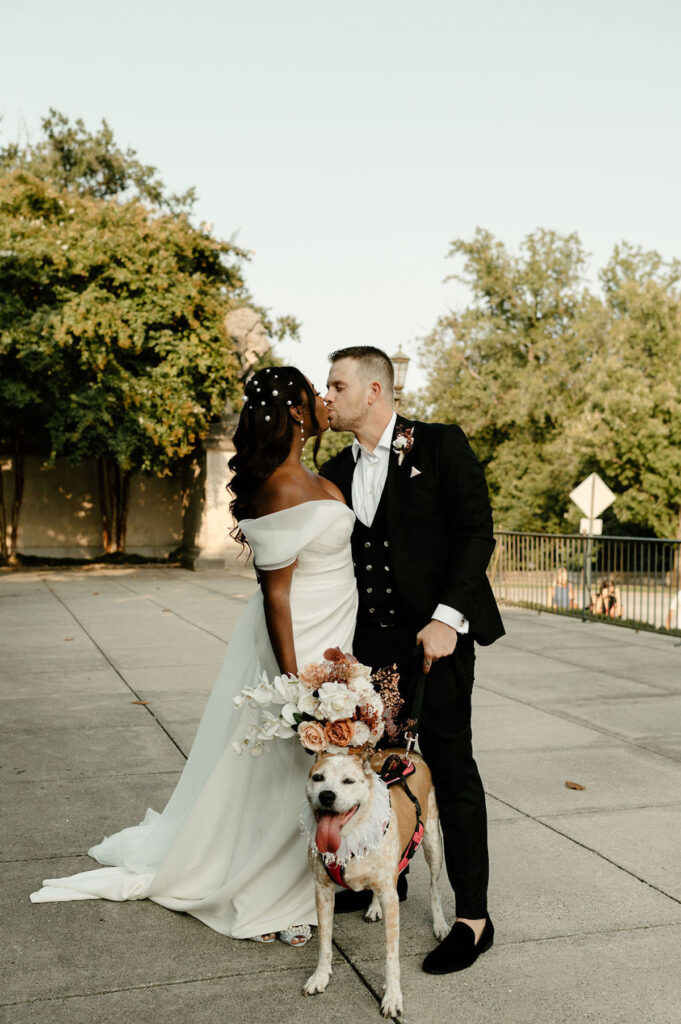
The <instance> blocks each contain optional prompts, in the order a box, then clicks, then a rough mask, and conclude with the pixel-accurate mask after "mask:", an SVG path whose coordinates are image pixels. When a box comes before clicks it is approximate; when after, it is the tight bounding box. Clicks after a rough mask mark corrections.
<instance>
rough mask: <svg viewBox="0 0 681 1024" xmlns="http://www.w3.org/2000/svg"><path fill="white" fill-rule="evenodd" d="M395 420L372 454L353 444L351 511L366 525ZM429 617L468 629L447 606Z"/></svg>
mask: <svg viewBox="0 0 681 1024" xmlns="http://www.w3.org/2000/svg"><path fill="white" fill-rule="evenodd" d="M396 420H397V414H396V413H393V414H392V416H391V417H390V422H389V423H388V425H387V427H386V428H385V430H384V431H383V433H382V434H381V436H380V438H379V441H378V444H377V445H376V447H375V449H374V450H373V452H370V451H369V449H368V448H365V447H364V445H362V444H360V443H359V441H358V440H357V438H355V440H354V441H353V442H352V456H353V458H354V460H355V472H354V474H353V477H352V508H353V510H354V513H355V515H356V516H357V518H358V519H359V520H360V521H361V522H362V523H364V525H365V526H371V524H372V523H373V521H374V516H375V515H376V510H377V509H378V505H379V502H380V500H381V495H382V494H383V488H384V487H385V481H386V479H387V476H388V465H389V462H390V448H391V445H392V440H393V432H394V430H395V421H396ZM432 618H434V619H437V620H438V621H439V622H444V623H446V625H448V626H451V627H452V629H455V630H456V631H457V633H461V634H464V633H467V632H468V630H469V628H470V624H469V622H468V619H467V618H466V617H465V616H464V615H462V614H461V612H458V611H457V610H456V609H455V608H451V607H450V606H449V605H448V604H439V605H438V606H437V608H436V609H435V611H434V612H433V615H432Z"/></svg>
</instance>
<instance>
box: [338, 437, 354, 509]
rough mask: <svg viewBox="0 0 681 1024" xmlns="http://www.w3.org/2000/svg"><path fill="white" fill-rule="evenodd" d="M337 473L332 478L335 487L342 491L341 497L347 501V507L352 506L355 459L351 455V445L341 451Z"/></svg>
mask: <svg viewBox="0 0 681 1024" xmlns="http://www.w3.org/2000/svg"><path fill="white" fill-rule="evenodd" d="M338 461H339V466H338V475H337V476H336V479H335V480H334V483H335V484H336V486H337V487H340V489H341V491H342V492H343V497H344V498H345V501H346V502H347V505H348V508H352V477H353V475H354V472H355V460H354V458H353V455H352V445H348V447H347V448H346V449H345V451H343V453H342V457H341V458H340V459H339V460H338Z"/></svg>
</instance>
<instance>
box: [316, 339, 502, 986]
mask: <svg viewBox="0 0 681 1024" xmlns="http://www.w3.org/2000/svg"><path fill="white" fill-rule="evenodd" d="M330 359H331V370H330V373H329V379H328V391H327V394H326V397H325V399H324V401H325V403H326V407H327V410H328V414H329V423H330V426H331V429H332V430H335V431H339V430H349V431H352V432H353V433H354V435H355V440H354V442H353V443H352V445H350V446H349V447H347V448H345V449H344V450H343V451H342V452H341V453H340V454H339V455H337V456H335V457H334V458H333V459H331V460H330V461H329V462H327V463H326V464H325V465H324V466H323V467H322V471H321V472H322V475H323V476H325V477H327V478H328V479H329V480H331V481H333V483H335V484H336V485H337V486H338V487H340V489H341V491H342V492H343V494H344V496H345V499H346V501H347V503H348V505H349V506H350V507H351V508H352V509H353V510H354V512H355V515H356V516H357V520H356V524H355V528H354V531H353V535H352V549H353V560H354V564H355V574H356V576H357V584H358V589H359V610H358V619H357V629H356V633H355V640H354V646H353V650H354V653H355V655H356V656H357V657H358V658H359V660H360V661H362V662H365V663H366V664H368V665H372V666H373V667H374V668H380V667H383V666H386V665H390V664H392V663H393V662H397V666H398V669H399V670H400V677H401V684H400V686H401V690H402V696H403V697H404V698H405V711H406V712H407V714H408V712H409V708H410V706H411V699H412V696H413V683H414V663H413V650H414V645H415V644H419V645H420V647H421V648H422V651H423V667H424V671H425V672H426V673H427V680H426V690H425V695H424V700H423V710H422V713H421V720H420V725H419V745H420V748H421V751H422V753H423V756H424V758H425V760H426V761H427V763H428V766H429V767H430V770H431V773H432V776H433V781H434V783H435V790H436V794H437V800H438V807H439V810H440V820H441V823H442V832H443V837H444V848H445V859H446V863H447V873H448V875H449V880H450V882H451V884H452V888H453V889H454V893H455V896H456V913H457V918H456V922H455V924H454V927H453V928H452V930H451V932H450V934H449V935H448V936H447V938H446V939H445V940H444V941H443V942H442V943H440V945H439V946H438V947H437V948H436V949H434V950H432V952H430V953H429V954H428V956H427V957H426V958H425V960H424V962H423V969H424V970H425V971H427V972H429V973H432V974H449V973H451V972H453V971H460V970H463V969H464V968H466V967H470V965H471V964H472V963H473V962H474V961H475V960H476V959H477V957H478V956H479V954H480V953H483V952H485V950H486V949H489V947H490V946H491V945H492V940H493V937H494V927H493V925H492V922H491V920H490V918H489V915H488V913H487V881H488V876H489V866H488V855H487V816H486V810H485V794H484V790H483V787H482V782H481V779H480V775H479V773H478V769H477V765H476V763H475V761H474V759H473V750H472V743H471V691H472V688H473V671H474V662H475V653H474V649H473V641H474V640H476V641H477V642H478V643H479V644H483V645H484V644H491V643H493V642H494V641H495V640H496V639H498V638H499V637H500V636H502V635H503V632H504V628H503V625H502V622H501V618H500V616H499V612H498V609H497V606H496V602H495V600H494V597H493V595H492V590H491V587H490V585H489V582H488V580H487V576H486V574H485V570H486V568H487V563H488V562H489V559H490V556H491V554H492V550H493V548H494V538H493V535H492V513H491V509H490V504H489V498H488V495H487V486H486V484H485V477H484V473H483V470H482V467H481V466H480V464H479V462H478V460H477V459H476V457H475V455H474V454H473V452H472V451H471V448H470V446H469V444H468V442H467V440H466V437H465V435H464V433H463V431H462V430H461V429H460V427H457V426H445V425H443V424H439V423H420V422H414V421H410V420H407V419H404V418H403V417H402V416H397V415H396V413H395V412H394V410H393V395H394V387H393V384H394V382H393V367H392V363H391V362H390V359H389V358H388V356H387V355H386V354H385V353H384V352H382V351H381V350H380V349H377V348H373V347H371V346H368V345H357V346H353V347H350V348H344V349H341V350H339V351H337V352H333V353H332V354H331V356H330ZM348 895H351V894H349V893H348Z"/></svg>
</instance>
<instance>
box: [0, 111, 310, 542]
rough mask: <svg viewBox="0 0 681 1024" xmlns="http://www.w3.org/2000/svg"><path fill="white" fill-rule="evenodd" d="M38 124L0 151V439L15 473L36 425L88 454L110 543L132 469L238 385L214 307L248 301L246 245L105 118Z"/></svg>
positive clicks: (221, 311)
mask: <svg viewBox="0 0 681 1024" xmlns="http://www.w3.org/2000/svg"><path fill="white" fill-rule="evenodd" d="M43 127H44V138H43V139H42V140H41V141H40V142H38V143H37V144H35V145H30V146H25V147H23V148H21V147H18V146H16V145H14V144H12V145H9V146H5V147H4V149H2V151H0V166H1V167H2V171H3V173H2V175H1V176H0V275H1V280H2V284H1V285H0V444H2V445H3V447H4V449H5V450H8V449H9V450H11V451H13V452H14V453H15V458H14V465H15V468H16V467H17V466H20V465H21V464H22V463H21V460H22V458H23V451H25V449H26V443H27V440H28V439H30V438H32V437H35V436H37V435H40V441H41V443H42V444H43V445H44V444H45V443H46V442H47V443H48V445H49V451H50V458H51V459H52V460H54V459H55V458H57V457H58V456H65V457H67V458H69V459H70V460H72V461H73V462H80V461H82V460H84V459H89V458H95V459H98V460H99V462H100V499H101V505H102V516H103V526H104V535H105V537H104V539H105V545H106V547H107V549H108V550H110V551H114V550H120V549H122V548H123V547H124V544H125V509H126V507H127V487H128V483H129V478H130V474H131V473H133V472H135V471H137V470H145V471H153V472H155V473H157V474H164V473H166V472H169V471H170V470H171V469H172V467H173V466H174V465H175V464H176V463H177V460H178V459H180V458H182V457H183V456H185V455H186V454H187V453H188V452H190V451H191V450H192V449H193V448H194V446H195V445H196V443H197V441H198V439H199V438H200V437H201V436H203V435H204V434H205V433H206V431H207V429H208V425H209V422H210V420H211V419H213V418H214V417H215V416H218V415H219V414H220V413H221V412H222V410H223V408H224V405H225V401H226V400H227V399H228V398H229V397H230V395H232V394H233V393H234V392H235V389H236V388H237V387H238V377H239V373H240V366H239V364H238V360H237V356H236V354H235V351H234V343H233V340H232V339H231V338H230V337H229V336H228V334H227V331H226V328H225V316H226V314H227V312H228V311H229V309H230V308H232V307H233V306H235V305H241V304H245V303H246V302H248V301H250V296H249V295H248V292H247V291H246V288H245V285H244V280H243V263H244V260H245V259H246V254H245V253H244V252H243V251H242V250H240V249H239V248H237V247H236V246H235V245H234V244H233V243H231V242H227V241H222V240H220V239H217V238H215V237H213V235H212V233H211V231H210V230H209V229H208V228H206V227H205V226H204V225H200V226H198V227H197V226H195V225H194V224H193V223H192V222H191V220H190V217H189V210H190V207H191V201H192V194H191V193H187V194H186V195H185V196H180V197H177V196H166V194H165V190H164V188H163V185H162V182H161V181H160V179H159V176H158V173H157V172H156V170H155V169H154V168H153V167H148V166H145V165H143V164H142V163H140V162H139V160H138V159H137V157H136V154H135V153H134V152H133V151H131V150H128V151H125V152H123V151H121V150H120V149H119V148H118V147H117V145H116V143H115V141H114V139H113V136H112V134H111V131H110V129H109V128H108V126H107V125H106V123H104V124H103V126H102V128H101V130H99V131H98V132H96V133H94V134H90V133H88V132H87V130H86V129H85V126H84V125H83V123H82V122H80V121H78V122H76V123H75V125H71V124H70V123H69V122H68V120H67V119H66V118H64V117H63V116H62V115H60V114H57V113H56V112H54V111H52V112H51V113H50V116H49V118H47V119H45V122H44V125H43ZM268 322H269V321H268ZM270 326H271V329H272V330H273V331H277V330H279V331H287V330H288V331H290V330H291V329H293V330H295V324H294V322H293V321H292V320H290V318H289V319H286V318H285V319H284V320H283V321H282V322H280V323H279V324H278V325H277V324H276V323H272V322H270ZM16 484H17V481H16V480H15V498H16V490H17V487H16ZM114 521H116V522H114ZM1 526H2V524H1V523H0V528H1ZM15 542H16V537H14V540H13V544H14V546H15Z"/></svg>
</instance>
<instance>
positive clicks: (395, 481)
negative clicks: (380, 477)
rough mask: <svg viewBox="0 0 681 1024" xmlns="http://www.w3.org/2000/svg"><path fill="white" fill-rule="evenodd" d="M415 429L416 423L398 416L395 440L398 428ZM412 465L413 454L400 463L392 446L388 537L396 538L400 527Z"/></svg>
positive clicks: (387, 493) (387, 491) (387, 492)
mask: <svg viewBox="0 0 681 1024" xmlns="http://www.w3.org/2000/svg"><path fill="white" fill-rule="evenodd" d="M400 426H402V427H413V426H414V423H413V422H412V421H411V420H405V419H404V417H402V416H398V417H397V420H396V422H395V430H394V431H393V438H394V437H395V433H396V432H397V429H398V427H400ZM410 464H411V452H408V453H407V454H406V455H405V456H404V458H403V460H402V464H401V465H400V464H399V463H398V456H397V454H396V452H394V451H393V449H392V444H391V446H390V462H389V463H388V476H387V477H386V481H385V490H384V492H383V493H384V495H385V514H386V521H387V525H388V536H390V537H392V536H394V532H395V529H396V528H397V526H398V525H399V522H400V519H401V517H402V510H403V509H404V506H405V498H406V496H407V489H408V487H409V474H410V469H409V467H410Z"/></svg>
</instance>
